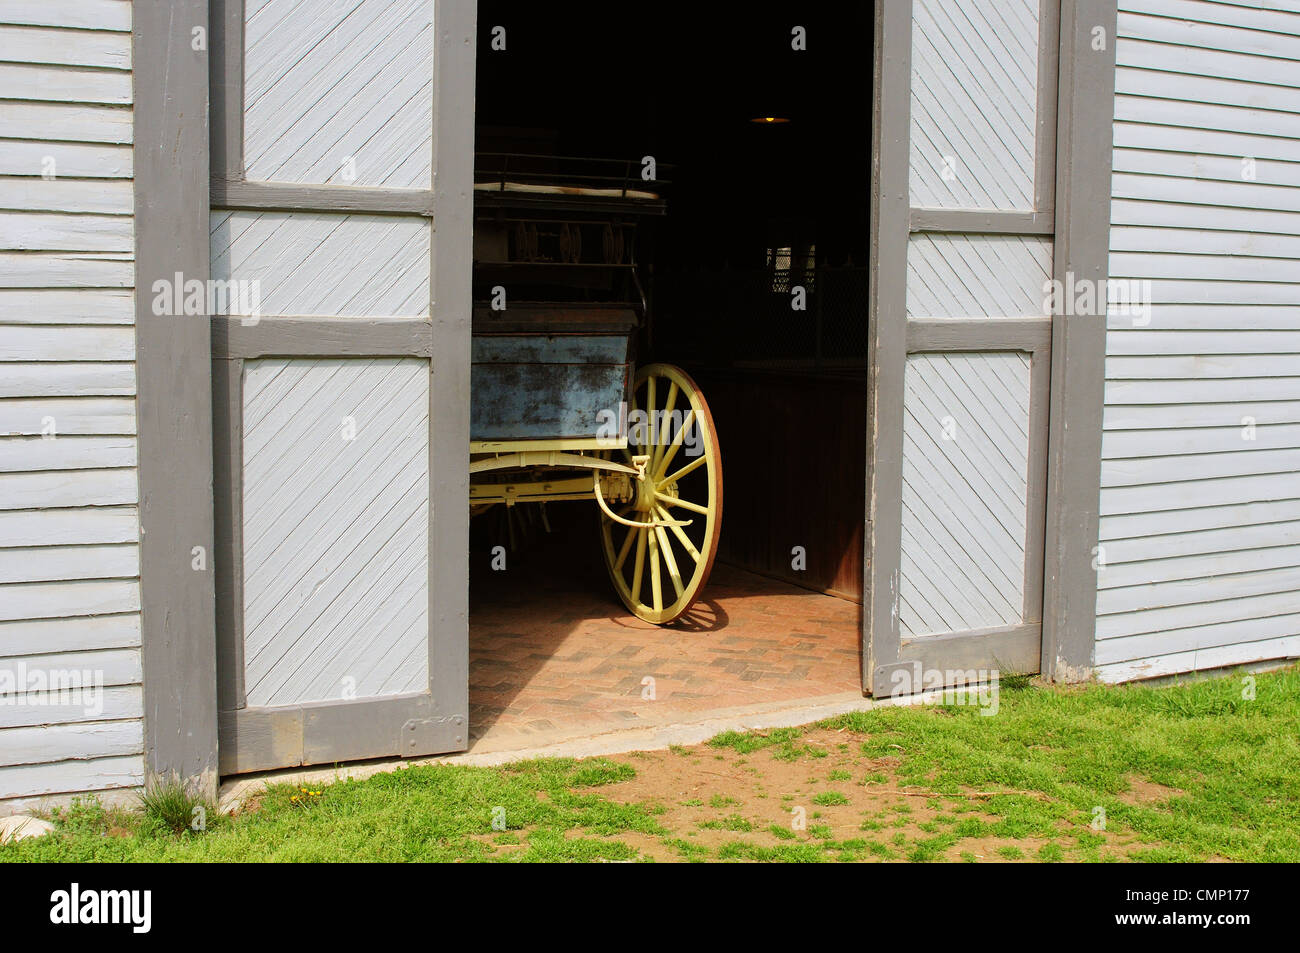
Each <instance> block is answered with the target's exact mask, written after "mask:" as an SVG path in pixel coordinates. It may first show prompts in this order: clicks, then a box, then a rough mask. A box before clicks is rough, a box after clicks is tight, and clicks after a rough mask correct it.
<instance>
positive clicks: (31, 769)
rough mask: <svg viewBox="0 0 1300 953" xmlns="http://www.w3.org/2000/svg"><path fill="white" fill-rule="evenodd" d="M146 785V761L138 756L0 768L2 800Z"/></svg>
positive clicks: (0, 796) (0, 794)
mask: <svg viewBox="0 0 1300 953" xmlns="http://www.w3.org/2000/svg"><path fill="white" fill-rule="evenodd" d="M143 783H144V759H143V758H142V757H141V756H140V755H138V754H137V755H128V756H126V757H116V758H114V757H109V758H94V759H90V760H84V761H56V762H53V763H51V764H28V765H18V766H15V767H12V768H0V798H23V797H32V796H35V795H45V794H59V793H63V792H67V791H104V790H110V789H113V788H137V787H140V786H141V785H142V784H143Z"/></svg>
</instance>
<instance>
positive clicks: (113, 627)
mask: <svg viewBox="0 0 1300 953" xmlns="http://www.w3.org/2000/svg"><path fill="white" fill-rule="evenodd" d="M0 645H3V646H4V651H5V655H7V656H9V657H10V658H18V657H21V656H24V655H49V654H51V653H56V652H72V651H91V650H94V649H128V648H137V647H139V645H140V617H139V616H138V615H133V614H130V613H126V614H123V615H100V616H95V617H93V618H89V619H37V620H34V621H26V622H0Z"/></svg>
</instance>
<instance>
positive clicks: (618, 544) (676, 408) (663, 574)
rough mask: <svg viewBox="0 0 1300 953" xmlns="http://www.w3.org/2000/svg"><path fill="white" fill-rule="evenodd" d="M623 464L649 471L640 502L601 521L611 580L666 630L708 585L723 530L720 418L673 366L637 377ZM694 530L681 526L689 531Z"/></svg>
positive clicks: (638, 491) (637, 491) (637, 494)
mask: <svg viewBox="0 0 1300 953" xmlns="http://www.w3.org/2000/svg"><path fill="white" fill-rule="evenodd" d="M621 453H622V455H623V457H624V461H625V462H626V463H628V464H629V465H632V466H636V465H637V464H638V463H641V464H643V465H644V467H645V479H643V480H634V481H633V484H634V485H633V497H632V499H631V500H630V501H628V502H625V503H623V504H621V505H618V506H617V508H616V509H615V511H614V512H615V513H616V514H617V515H618V516H620V517H622V518H623V519H626V520H628V521H629V522H632V523H649V524H651V525H650V526H627V525H624V524H623V523H619V522H616V521H615V520H612V519H610V518H609V517H608V516H606V515H605V514H604V513H602V514H601V517H600V524H601V525H600V535H601V542H602V548H603V550H604V553H605V566H606V568H608V569H609V578H610V580H611V581H612V582H613V583H614V588H615V589H616V590H618V594H619V597H620V598H621V599H622V600H623V603H624V604H625V605H626V606H627V607H628V609H630V610H631V611H632V612H633V613H634V614H635V615H636V616H637V617H638V618H641V619H645V620H646V621H647V622H653V623H656V624H658V625H663V624H665V623H668V622H672V621H673V620H674V619H676V618H678V617H679V616H681V614H682V613H683V612H685V611H686V610H687V609H689V608H690V607H691V605H692V604H693V603H694V602H695V600H696V599H698V598H699V595H700V592H701V591H702V590H703V589H704V585H705V583H706V582H708V579H709V571H710V570H711V569H712V568H713V557H714V556H715V555H717V552H718V533H719V532H720V531H721V529H722V455H721V453H720V451H719V448H718V434H717V431H716V430H715V429H714V426H713V416H712V415H711V414H710V413H709V405H708V404H707V403H706V402H705V400H704V395H703V394H701V393H700V389H699V388H698V387H696V386H695V382H694V381H693V380H691V378H690V377H689V376H688V375H687V374H686V373H685V372H684V371H682V370H681V369H680V368H677V367H673V366H672V365H671V364H651V365H649V366H647V367H643V368H641V369H640V370H638V371H637V375H636V381H635V383H634V384H633V386H632V398H631V400H630V401H629V412H628V449H627V450H624V451H621ZM688 521H689V525H681V524H682V523H687V522H688Z"/></svg>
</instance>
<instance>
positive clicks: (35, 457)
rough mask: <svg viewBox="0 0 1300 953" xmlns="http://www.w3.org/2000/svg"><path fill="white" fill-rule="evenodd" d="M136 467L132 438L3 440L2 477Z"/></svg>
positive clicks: (0, 448)
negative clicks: (47, 471)
mask: <svg viewBox="0 0 1300 953" xmlns="http://www.w3.org/2000/svg"><path fill="white" fill-rule="evenodd" d="M135 465H136V447H135V440H134V439H132V438H131V437H80V436H68V435H67V434H64V435H63V436H62V437H55V438H52V439H51V438H48V437H0V473H31V472H33V471H45V470H107V469H114V468H118V467H134V466H135Z"/></svg>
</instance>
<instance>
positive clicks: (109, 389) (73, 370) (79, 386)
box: [0, 361, 135, 397]
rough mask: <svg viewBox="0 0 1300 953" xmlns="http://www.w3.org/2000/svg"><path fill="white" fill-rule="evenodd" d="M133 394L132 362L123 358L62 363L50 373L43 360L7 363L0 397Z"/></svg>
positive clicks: (0, 384)
mask: <svg viewBox="0 0 1300 953" xmlns="http://www.w3.org/2000/svg"><path fill="white" fill-rule="evenodd" d="M134 393H135V365H134V364H131V363H129V362H127V361H105V362H103V363H102V364H90V363H85V364H64V365H62V366H60V368H59V374H58V375H57V376H51V374H50V365H49V364H48V363H46V362H35V361H33V362H31V363H26V364H19V363H14V364H7V365H6V366H5V377H4V378H0V397H109V396H114V395H119V394H134Z"/></svg>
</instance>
